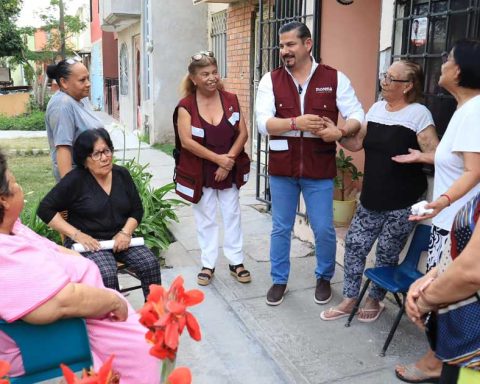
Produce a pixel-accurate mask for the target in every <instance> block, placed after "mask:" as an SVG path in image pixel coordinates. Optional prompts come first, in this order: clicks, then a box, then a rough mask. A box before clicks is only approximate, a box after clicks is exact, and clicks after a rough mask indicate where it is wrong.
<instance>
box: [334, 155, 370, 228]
mask: <svg viewBox="0 0 480 384" xmlns="http://www.w3.org/2000/svg"><path fill="white" fill-rule="evenodd" d="M335 160H336V166H337V176H336V177H335V179H334V183H335V194H334V200H333V222H334V223H335V225H338V226H345V225H348V224H349V223H350V221H351V220H352V217H353V214H354V213H355V206H356V203H357V200H356V197H355V195H356V192H357V190H358V188H356V185H357V184H358V182H359V181H360V178H361V177H362V176H363V173H362V172H360V171H359V170H358V168H357V167H356V166H355V164H353V158H352V156H346V155H345V152H344V151H343V149H340V150H339V151H338V153H337V156H336V159H335Z"/></svg>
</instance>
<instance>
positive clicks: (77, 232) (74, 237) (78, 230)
mask: <svg viewBox="0 0 480 384" xmlns="http://www.w3.org/2000/svg"><path fill="white" fill-rule="evenodd" d="M80 232H82V231H81V230H80V229H77V230H76V231H75V233H74V234H73V235H72V236H70V238H71V239H72V240H73V241H75V239H76V237H77V235H78V234H79V233H80Z"/></svg>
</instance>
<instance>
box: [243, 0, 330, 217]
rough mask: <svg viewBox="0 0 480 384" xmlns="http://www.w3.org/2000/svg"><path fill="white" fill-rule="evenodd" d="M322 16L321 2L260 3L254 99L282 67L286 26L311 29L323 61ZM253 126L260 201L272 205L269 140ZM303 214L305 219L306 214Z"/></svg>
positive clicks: (285, 0)
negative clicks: (293, 24) (270, 75)
mask: <svg viewBox="0 0 480 384" xmlns="http://www.w3.org/2000/svg"><path fill="white" fill-rule="evenodd" d="M320 15H321V0H260V1H259V7H258V14H257V23H256V24H257V25H256V36H255V38H256V41H257V46H258V49H257V50H256V57H255V75H254V76H255V77H254V89H255V91H254V93H253V94H254V95H256V93H257V88H258V83H259V81H260V79H261V77H262V76H263V75H264V74H265V73H267V72H269V71H271V70H273V69H275V68H277V67H278V66H279V65H280V58H279V47H278V30H279V29H280V27H281V26H282V25H283V24H285V23H288V22H290V21H294V20H297V21H301V22H303V23H305V24H306V25H307V26H308V27H309V29H310V31H311V33H312V38H313V41H314V47H313V51H312V54H313V57H314V58H315V60H317V61H319V59H320ZM254 103H255V101H254ZM254 105H255V104H254ZM253 126H254V130H255V131H254V133H253V135H252V137H253V142H254V143H253V145H254V147H253V148H254V160H255V161H256V164H257V170H256V177H257V183H256V197H257V199H258V200H260V201H263V202H265V203H267V204H269V203H270V201H271V198H270V187H269V185H268V138H266V137H263V136H262V135H260V134H259V133H258V130H257V127H256V124H255V121H254V124H253ZM299 214H300V215H302V216H303V214H302V213H299Z"/></svg>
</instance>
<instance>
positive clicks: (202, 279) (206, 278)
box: [197, 267, 215, 285]
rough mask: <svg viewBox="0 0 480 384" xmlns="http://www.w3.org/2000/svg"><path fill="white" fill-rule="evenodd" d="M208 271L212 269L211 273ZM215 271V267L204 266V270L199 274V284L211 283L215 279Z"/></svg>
mask: <svg viewBox="0 0 480 384" xmlns="http://www.w3.org/2000/svg"><path fill="white" fill-rule="evenodd" d="M204 271H205V272H204ZM206 271H210V273H208V272H206ZM214 272H215V268H213V269H212V268H207V267H202V270H201V271H200V273H199V274H198V275H197V284H198V285H208V284H210V282H211V281H212V279H213V274H214Z"/></svg>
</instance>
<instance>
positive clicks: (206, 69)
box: [173, 51, 251, 285]
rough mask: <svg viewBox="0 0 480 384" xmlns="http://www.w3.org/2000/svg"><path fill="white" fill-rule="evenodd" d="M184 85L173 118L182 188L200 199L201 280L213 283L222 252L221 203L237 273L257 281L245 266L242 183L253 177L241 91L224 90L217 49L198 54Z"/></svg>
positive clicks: (227, 250)
mask: <svg viewBox="0 0 480 384" xmlns="http://www.w3.org/2000/svg"><path fill="white" fill-rule="evenodd" d="M181 89H182V93H183V96H184V97H183V98H182V99H181V100H180V102H179V103H178V106H177V107H176V109H175V112H174V116H173V121H174V125H175V136H176V142H177V146H176V147H177V150H179V153H177V154H176V168H175V181H176V192H177V193H178V194H179V195H180V196H182V197H184V198H186V199H187V200H189V201H191V202H192V203H194V205H193V211H194V216H195V221H196V225H197V237H198V242H199V245H200V249H201V252H202V253H201V261H202V269H201V271H200V273H199V274H198V276H197V283H198V284H199V285H208V284H209V283H210V281H211V280H212V278H213V275H214V272H215V264H216V261H217V257H218V232H219V228H218V224H217V222H216V211H217V205H219V206H220V211H221V213H222V217H223V224H224V244H223V253H224V254H225V256H226V258H227V259H228V260H229V269H230V273H231V274H232V276H234V277H235V279H236V280H237V281H239V282H240V283H248V282H250V281H251V276H250V272H249V271H248V270H246V269H245V267H244V265H243V261H244V255H243V249H242V248H243V238H242V229H241V220H240V204H239V188H240V187H241V186H242V185H243V184H245V183H246V181H247V180H248V173H249V171H250V160H249V158H248V156H247V155H246V154H245V152H244V145H245V143H246V142H247V137H248V133H247V128H246V125H245V121H244V119H243V116H242V115H241V113H240V106H239V103H238V99H237V96H236V95H234V94H232V93H229V92H226V91H224V90H223V87H222V84H221V82H220V76H219V73H218V68H217V61H216V60H215V57H214V56H213V53H212V52H209V51H202V52H199V53H198V54H196V55H193V56H192V58H191V61H190V64H189V66H188V74H187V75H186V76H185V78H184V80H183V82H182V84H181Z"/></svg>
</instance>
